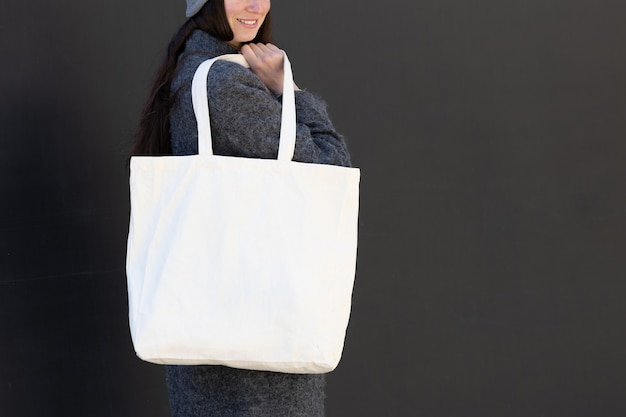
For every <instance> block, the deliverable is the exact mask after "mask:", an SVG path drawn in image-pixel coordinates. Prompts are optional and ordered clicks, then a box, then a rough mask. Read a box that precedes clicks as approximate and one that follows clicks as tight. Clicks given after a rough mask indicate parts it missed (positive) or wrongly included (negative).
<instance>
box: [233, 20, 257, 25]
mask: <svg viewBox="0 0 626 417" xmlns="http://www.w3.org/2000/svg"><path fill="white" fill-rule="evenodd" d="M237 21H238V22H240V23H243V24H244V25H246V26H254V25H256V24H257V22H258V21H259V20H258V19H237Z"/></svg>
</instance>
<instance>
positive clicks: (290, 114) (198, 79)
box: [191, 52, 296, 161]
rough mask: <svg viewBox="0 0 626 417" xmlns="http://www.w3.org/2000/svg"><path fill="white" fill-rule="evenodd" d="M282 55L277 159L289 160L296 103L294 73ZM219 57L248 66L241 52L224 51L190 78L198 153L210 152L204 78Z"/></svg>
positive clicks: (209, 122) (293, 141)
mask: <svg viewBox="0 0 626 417" xmlns="http://www.w3.org/2000/svg"><path fill="white" fill-rule="evenodd" d="M283 54H284V57H285V58H284V81H283V106H282V116H281V125H280V142H279V145H278V159H279V160H282V161H291V160H292V159H293V153H294V150H295V147H296V102H295V93H294V83H293V73H292V71H291V63H290V62H289V59H287V54H285V53H284V52H283ZM218 60H226V61H232V62H236V63H238V64H240V65H242V66H244V67H246V68H250V66H249V65H248V62H247V61H246V60H245V58H244V57H243V55H241V54H226V55H221V56H218V57H216V58H213V59H209V60H207V61H204V62H203V63H202V64H200V66H199V67H198V69H197V70H196V73H195V75H194V77H193V81H192V84H191V95H192V100H193V111H194V113H195V115H196V121H197V123H198V154H200V155H203V154H204V155H213V142H212V141H211V119H210V117H209V101H208V97H207V77H208V75H209V70H210V69H211V65H213V63H215V61H218Z"/></svg>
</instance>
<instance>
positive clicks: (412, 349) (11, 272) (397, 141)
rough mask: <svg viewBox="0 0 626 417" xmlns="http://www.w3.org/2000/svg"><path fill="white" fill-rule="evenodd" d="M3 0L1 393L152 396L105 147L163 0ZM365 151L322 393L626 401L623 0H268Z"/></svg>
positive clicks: (537, 409) (455, 409) (441, 410)
mask: <svg viewBox="0 0 626 417" xmlns="http://www.w3.org/2000/svg"><path fill="white" fill-rule="evenodd" d="M38 3H39V4H36V5H33V3H32V2H9V1H3V2H2V3H0V54H1V55H0V56H1V58H0V59H1V61H0V62H1V63H2V66H1V69H0V74H1V77H0V138H1V149H0V416H2V417H5V416H6V417H22V416H90V417H91V416H94V417H96V416H116V417H125V416H129V417H130V416H133V417H134V416H151V417H158V416H164V417H165V416H168V415H169V412H168V409H167V398H166V392H165V385H164V380H163V370H162V368H161V367H159V366H156V365H150V364H147V363H143V362H141V361H140V360H138V359H137V358H136V357H135V356H134V352H133V349H132V345H131V342H130V336H129V333H128V325H127V305H126V282H125V279H126V278H125V273H124V262H125V243H126V233H127V226H128V214H129V212H128V210H129V205H128V184H127V176H128V171H127V168H126V165H125V164H126V155H127V152H128V149H129V143H130V140H131V135H132V132H133V130H134V128H135V125H136V123H137V118H138V113H139V110H140V107H141V104H142V102H143V100H144V98H145V95H146V92H147V86H148V82H149V80H150V78H151V77H152V74H153V71H154V69H155V66H156V65H157V62H158V60H159V58H160V55H161V52H162V50H163V48H164V46H165V45H166V43H167V41H168V40H169V38H170V36H171V35H172V33H173V32H174V30H175V29H176V28H177V27H178V25H180V24H181V23H182V21H183V19H184V2H183V1H182V0H181V1H178V0H177V1H173V0H172V1H170V0H167V1H147V0H133V1H130V2H129V1H120V0H110V1H98V2H76V1H69V0H58V1H52V2H38ZM273 8H274V20H275V32H276V42H277V43H278V44H279V45H280V46H281V47H282V48H284V49H285V50H286V51H287V52H288V53H289V56H290V59H291V61H292V64H293V67H294V72H295V74H296V81H297V83H298V85H300V86H301V87H305V88H307V89H309V90H311V91H314V92H316V93H318V94H319V95H321V96H322V97H324V98H325V99H326V101H327V102H328V103H329V109H330V113H331V115H332V117H333V120H334V121H335V124H336V126H337V128H338V130H340V131H341V132H342V133H344V135H345V136H346V138H347V140H348V143H349V146H350V149H351V152H352V154H353V161H354V163H355V165H356V166H358V167H360V168H361V170H362V187H361V194H362V195H361V215H360V244H359V260H358V272H357V280H356V285H355V291H354V299H353V310H352V318H351V322H350V326H349V329H348V335H347V340H346V346H345V350H344V357H343V359H342V362H341V363H340V365H339V368H338V369H337V370H336V371H335V372H333V373H331V374H330V375H329V376H328V378H327V381H328V390H327V394H328V399H327V415H328V416H329V417H335V416H435V417H439V416H441V417H443V416H446V417H448V416H590V415H594V416H595V415H598V416H623V415H626V401H625V398H624V393H625V392H626V376H625V375H626V336H625V332H626V325H625V316H626V303H625V302H624V298H625V297H626V280H625V277H626V261H625V255H626V252H625V250H626V164H625V161H626V144H625V142H624V140H625V138H626V52H625V47H624V43H625V41H626V25H624V18H625V17H626V2H624V1H622V0H525V1H513V0H476V1H471V2H470V1H466V0H420V1H417V2H407V1H406V0H389V1H385V2H374V1H369V2H336V1H331V0H317V1H315V2H313V1H310V0H300V1H297V2H293V1H292V2H281V1H278V0H275V1H274V3H273Z"/></svg>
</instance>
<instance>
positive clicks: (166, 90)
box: [131, 0, 272, 155]
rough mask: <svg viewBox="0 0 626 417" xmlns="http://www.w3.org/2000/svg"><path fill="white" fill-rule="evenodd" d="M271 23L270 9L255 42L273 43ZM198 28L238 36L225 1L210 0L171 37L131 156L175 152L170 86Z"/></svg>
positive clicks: (218, 35)
mask: <svg viewBox="0 0 626 417" xmlns="http://www.w3.org/2000/svg"><path fill="white" fill-rule="evenodd" d="M271 26H272V24H271V16H270V13H269V12H268V14H267V16H266V17H265V21H264V22H263V25H262V26H261V27H260V28H259V32H258V33H257V36H256V38H254V39H253V40H252V42H255V43H257V42H260V43H269V42H271V41H272V35H271V33H272V27H271ZM197 29H200V30H203V31H205V32H207V33H209V34H210V35H212V36H214V37H216V38H217V39H220V40H223V41H225V42H229V41H231V40H233V37H234V35H233V32H232V30H231V29H230V25H229V24H228V20H227V19H226V11H225V9H224V0H208V1H207V2H206V3H205V4H204V6H202V8H201V9H200V11H198V13H196V14H195V15H194V16H192V17H190V18H189V19H187V21H186V22H185V23H184V24H183V25H182V26H181V27H180V28H179V29H178V31H177V32H176V34H175V35H174V36H173V37H172V39H171V40H170V43H169V45H168V46H167V51H166V53H165V56H164V57H163V60H162V62H161V65H160V66H159V68H158V70H157V72H156V76H155V78H154V81H153V83H152V87H151V88H150V92H149V94H148V99H147V100H146V104H145V105H144V108H143V111H142V112H141V119H140V121H139V128H138V130H137V133H136V135H135V141H134V143H133V146H132V149H131V155H171V153H172V148H171V145H170V109H171V107H172V103H173V101H174V97H173V96H172V94H171V91H170V87H171V85H172V80H173V79H174V76H175V74H176V70H177V67H178V58H179V56H180V54H181V53H182V51H183V50H184V48H185V43H186V42H187V39H188V38H189V37H190V36H191V34H192V33H193V32H194V31H195V30H197Z"/></svg>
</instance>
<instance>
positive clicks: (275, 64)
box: [241, 43, 284, 96]
mask: <svg viewBox="0 0 626 417" xmlns="http://www.w3.org/2000/svg"><path fill="white" fill-rule="evenodd" d="M241 54H242V55H243V56H244V58H246V61H248V64H250V69H251V70H252V72H253V73H255V74H256V75H257V77H259V78H260V79H261V81H263V84H265V86H266V87H267V88H268V89H269V90H270V91H271V92H272V93H274V94H276V95H277V96H279V95H281V94H282V93H283V78H284V73H283V60H284V56H283V51H281V50H280V49H278V47H277V46H275V45H272V44H271V43H268V44H262V43H248V44H246V45H244V46H242V47H241Z"/></svg>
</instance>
